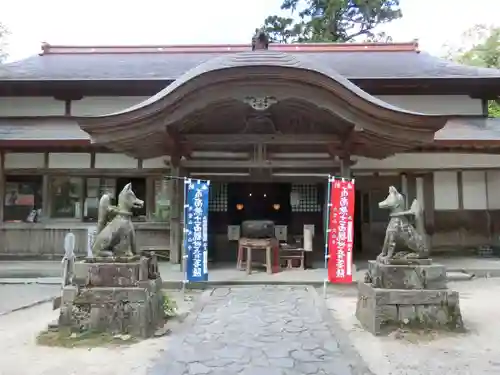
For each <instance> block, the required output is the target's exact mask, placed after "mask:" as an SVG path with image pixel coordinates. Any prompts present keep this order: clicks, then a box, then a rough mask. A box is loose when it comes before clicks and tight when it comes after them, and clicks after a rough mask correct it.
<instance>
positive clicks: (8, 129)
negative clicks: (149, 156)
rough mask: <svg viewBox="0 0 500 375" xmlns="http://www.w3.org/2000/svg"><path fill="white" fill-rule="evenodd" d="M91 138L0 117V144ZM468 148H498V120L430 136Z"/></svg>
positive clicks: (468, 120)
mask: <svg viewBox="0 0 500 375" xmlns="http://www.w3.org/2000/svg"><path fill="white" fill-rule="evenodd" d="M91 144H92V142H91V137H90V136H89V135H88V134H87V133H85V132H84V131H82V130H81V128H80V126H79V125H78V123H77V121H76V120H75V119H73V118H71V117H2V118H0V145H1V146H14V147H23V148H25V147H36V146H38V145H44V146H54V147H56V146H61V145H63V146H74V145H78V146H90V145H91ZM429 146H430V147H431V148H432V147H433V146H436V147H443V148H446V147H455V146H461V148H463V149H464V150H465V151H464V152H467V150H468V148H469V147H470V148H474V146H481V147H484V148H485V149H487V148H488V147H499V146H500V118H483V117H477V118H474V117H455V118H451V119H450V120H448V122H447V123H446V125H445V127H444V128H443V129H441V130H439V131H438V132H436V134H435V136H434V142H433V143H432V144H430V145H429Z"/></svg>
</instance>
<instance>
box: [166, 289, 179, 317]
mask: <svg viewBox="0 0 500 375" xmlns="http://www.w3.org/2000/svg"><path fill="white" fill-rule="evenodd" d="M163 311H164V313H165V318H166V319H170V318H173V317H176V316H177V302H175V300H174V299H173V298H172V297H170V296H169V295H168V293H167V292H166V291H163Z"/></svg>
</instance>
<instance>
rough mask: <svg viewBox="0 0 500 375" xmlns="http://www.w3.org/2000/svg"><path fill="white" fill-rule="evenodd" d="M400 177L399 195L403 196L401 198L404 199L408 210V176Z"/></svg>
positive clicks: (402, 174) (404, 174)
mask: <svg viewBox="0 0 500 375" xmlns="http://www.w3.org/2000/svg"><path fill="white" fill-rule="evenodd" d="M400 177H401V193H402V194H403V196H404V198H405V207H406V208H409V207H410V206H408V202H409V197H408V193H409V192H408V176H407V175H406V173H401V174H400Z"/></svg>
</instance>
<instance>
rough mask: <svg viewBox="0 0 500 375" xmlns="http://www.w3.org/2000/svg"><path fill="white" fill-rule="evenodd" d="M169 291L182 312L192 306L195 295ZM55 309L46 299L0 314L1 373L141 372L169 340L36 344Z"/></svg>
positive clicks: (77, 374)
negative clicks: (108, 345) (106, 345)
mask: <svg viewBox="0 0 500 375" xmlns="http://www.w3.org/2000/svg"><path fill="white" fill-rule="evenodd" d="M171 295H172V296H173V297H174V298H175V299H176V300H177V301H178V305H179V310H180V312H181V313H183V312H186V311H188V310H189V309H190V308H191V306H192V304H193V302H194V301H195V297H196V295H195V296H194V297H190V298H187V301H184V300H183V299H182V296H181V294H180V293H178V292H173V293H172V294H171ZM57 313H58V312H57V311H52V304H51V303H45V304H42V305H38V306H35V307H32V308H30V309H26V310H21V311H18V312H14V313H11V314H8V315H4V316H1V317H0V338H1V339H0V353H2V354H1V358H2V359H1V360H0V375H116V374H123V375H128V374H134V375H143V374H146V371H147V369H148V367H149V366H150V364H151V361H152V360H154V359H155V358H157V356H158V355H159V354H160V353H161V352H162V351H163V350H166V349H168V346H169V342H170V340H171V337H170V336H165V337H161V338H157V339H150V340H145V341H143V342H140V343H138V344H135V345H130V346H123V347H115V348H94V349H84V348H75V349H63V348H48V347H42V346H37V345H36V343H35V339H36V336H37V334H38V333H39V332H40V331H42V330H44V329H46V328H47V324H48V323H50V322H51V321H53V320H55V319H56V318H57ZM174 324H175V323H173V325H174ZM173 335H175V333H174V334H173Z"/></svg>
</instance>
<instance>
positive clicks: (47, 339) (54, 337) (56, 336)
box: [36, 329, 140, 348]
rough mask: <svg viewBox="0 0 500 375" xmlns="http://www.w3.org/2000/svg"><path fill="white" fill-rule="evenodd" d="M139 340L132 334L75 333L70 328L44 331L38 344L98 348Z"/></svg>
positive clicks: (37, 341)
mask: <svg viewBox="0 0 500 375" xmlns="http://www.w3.org/2000/svg"><path fill="white" fill-rule="evenodd" d="M138 341H140V340H139V339H138V338H136V337H132V336H130V335H111V334H109V333H101V332H91V331H86V332H82V333H75V332H71V331H70V330H69V329H60V330H58V331H50V330H47V331H42V332H40V334H39V335H38V336H37V338H36V343H37V344H38V345H42V346H53V347H54V346H57V347H62V348H97V347H106V346H118V345H130V344H134V343H136V342H138Z"/></svg>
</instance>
